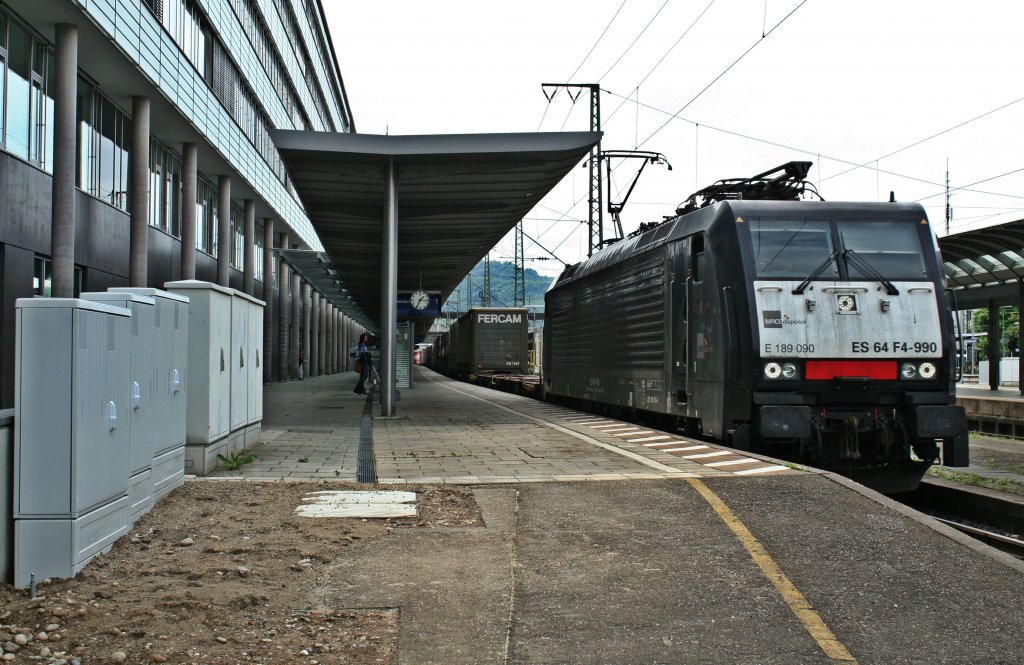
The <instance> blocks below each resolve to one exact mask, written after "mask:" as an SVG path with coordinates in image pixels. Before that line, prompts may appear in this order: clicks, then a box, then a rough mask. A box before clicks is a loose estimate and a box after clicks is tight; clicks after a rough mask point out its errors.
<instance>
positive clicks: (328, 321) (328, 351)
mask: <svg viewBox="0 0 1024 665" xmlns="http://www.w3.org/2000/svg"><path fill="white" fill-rule="evenodd" d="M324 330H326V331H327V337H326V338H325V339H324V372H325V373H327V374H334V367H333V366H332V364H331V363H333V362H334V305H333V304H331V303H327V311H325V312H324Z"/></svg>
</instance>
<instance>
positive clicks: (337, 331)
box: [334, 309, 345, 374]
mask: <svg viewBox="0 0 1024 665" xmlns="http://www.w3.org/2000/svg"><path fill="white" fill-rule="evenodd" d="M344 322H345V315H344V314H342V312H341V310H340V309H336V310H334V373H335V374H337V373H338V372H341V371H342V367H343V366H342V364H341V343H342V338H343V335H344V332H345V326H344Z"/></svg>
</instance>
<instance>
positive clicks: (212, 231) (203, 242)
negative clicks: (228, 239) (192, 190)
mask: <svg viewBox="0 0 1024 665" xmlns="http://www.w3.org/2000/svg"><path fill="white" fill-rule="evenodd" d="M195 206H196V249H199V250H202V251H204V252H206V253H207V254H209V255H211V256H217V187H216V186H215V185H214V184H213V183H211V182H210V181H209V180H207V179H205V178H202V177H200V178H199V182H198V183H197V188H196V203H195Z"/></svg>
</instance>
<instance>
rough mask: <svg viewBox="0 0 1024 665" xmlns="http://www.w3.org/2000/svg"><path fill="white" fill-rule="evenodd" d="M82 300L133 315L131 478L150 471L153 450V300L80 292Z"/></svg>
mask: <svg viewBox="0 0 1024 665" xmlns="http://www.w3.org/2000/svg"><path fill="white" fill-rule="evenodd" d="M82 300H89V301H92V302H102V303H105V304H107V305H114V306H116V307H124V308H125V309H130V310H131V312H132V335H131V344H130V348H131V351H130V353H129V359H130V362H129V365H128V366H129V374H130V377H129V382H130V387H131V409H130V411H129V412H128V413H126V414H125V415H126V416H128V423H127V424H128V435H129V449H128V450H129V452H128V463H129V464H128V471H129V473H130V474H131V475H132V476H134V475H135V474H138V473H141V472H143V471H145V470H146V469H149V468H150V467H151V466H152V464H153V453H154V452H155V451H156V428H155V424H156V418H155V416H156V413H155V411H154V405H155V404H156V400H155V399H154V394H155V390H156V375H155V373H156V363H155V356H156V354H158V353H162V352H163V349H158V348H156V339H155V338H156V301H154V300H153V299H152V298H149V297H146V296H140V295H136V294H134V293H109V292H102V293H97V292H93V293H83V294H82Z"/></svg>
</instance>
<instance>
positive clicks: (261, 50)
mask: <svg viewBox="0 0 1024 665" xmlns="http://www.w3.org/2000/svg"><path fill="white" fill-rule="evenodd" d="M231 7H232V8H233V9H234V10H235V15H236V16H237V17H238V22H239V23H241V25H242V30H243V31H244V32H245V34H246V36H247V37H248V38H249V43H250V44H252V48H253V50H254V51H255V52H256V57H257V58H258V59H259V61H260V63H262V64H263V68H264V69H265V70H266V72H267V76H268V77H269V78H270V82H271V84H273V86H274V89H275V90H276V91H277V96H278V97H280V99H281V103H282V104H283V105H284V108H285V110H286V111H287V112H288V116H289V117H290V118H291V120H292V125H293V126H294V128H295V129H306V128H307V127H309V126H310V124H309V119H308V118H307V117H306V114H305V112H304V111H303V110H302V107H301V106H300V105H299V102H298V94H297V93H296V92H295V88H294V87H293V86H292V83H291V81H290V80H289V78H288V76H287V74H286V73H285V72H286V70H285V67H284V65H283V64H282V60H281V56H280V55H279V54H278V52H277V50H276V49H275V48H274V46H273V41H272V40H271V38H270V32H269V30H267V27H266V23H265V21H264V19H263V16H262V15H260V12H259V10H258V9H257V7H256V6H255V3H254V2H253V0H231Z"/></svg>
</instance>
